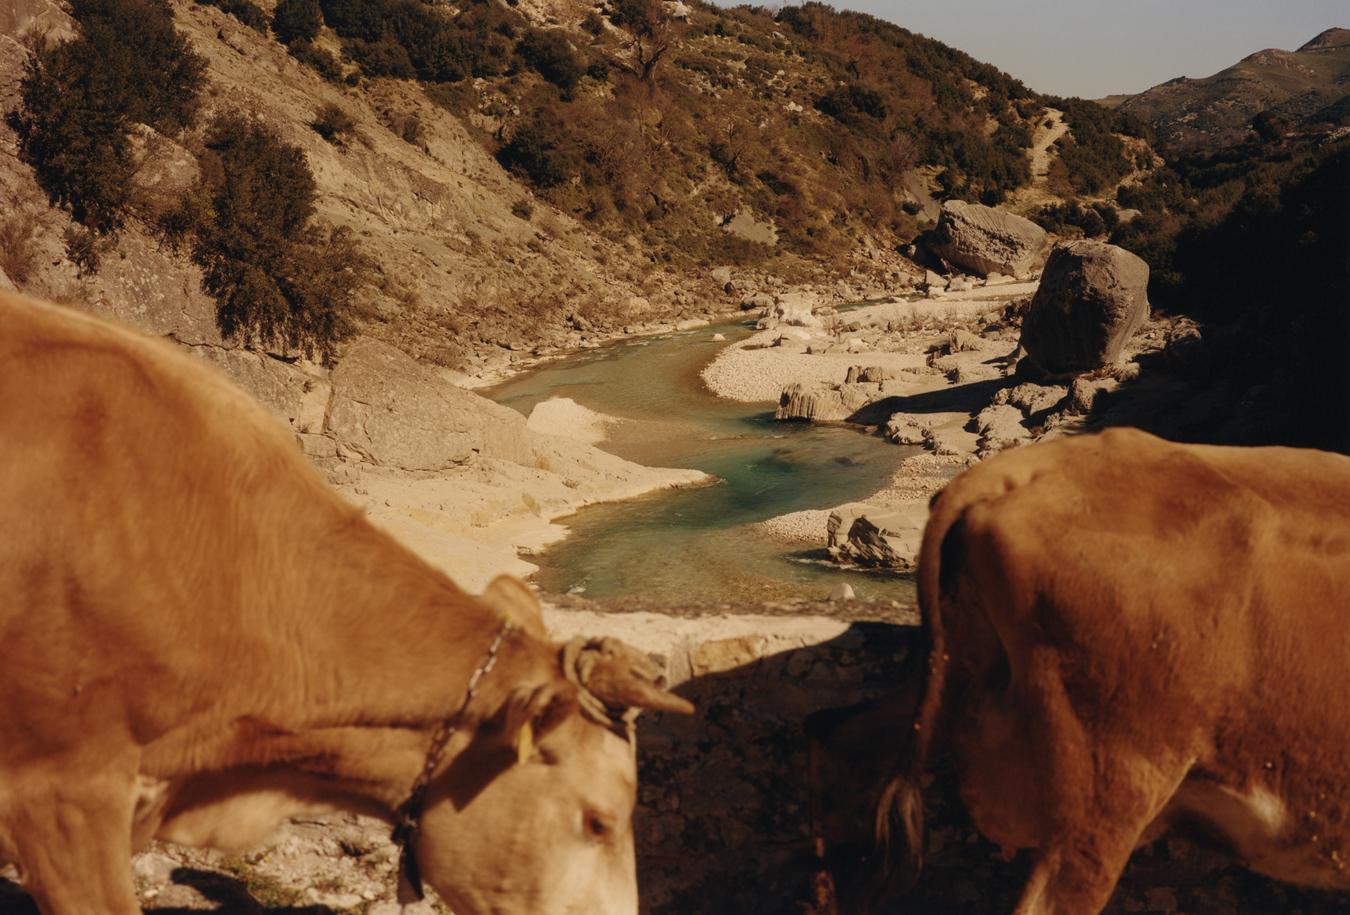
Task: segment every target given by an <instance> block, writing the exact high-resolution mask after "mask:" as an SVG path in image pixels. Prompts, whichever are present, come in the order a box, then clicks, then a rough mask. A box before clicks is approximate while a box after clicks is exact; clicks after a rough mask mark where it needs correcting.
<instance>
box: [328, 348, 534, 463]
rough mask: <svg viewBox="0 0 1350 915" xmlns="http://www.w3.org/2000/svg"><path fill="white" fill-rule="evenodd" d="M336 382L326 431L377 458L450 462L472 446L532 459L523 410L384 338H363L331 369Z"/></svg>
mask: <svg viewBox="0 0 1350 915" xmlns="http://www.w3.org/2000/svg"><path fill="white" fill-rule="evenodd" d="M332 385H333V395H332V401H331V402H330V404H329V407H328V416H327V431H328V432H329V434H330V435H332V436H333V438H334V439H336V441H337V442H338V444H339V445H343V446H345V447H347V448H349V449H351V450H352V451H355V452H356V453H358V454H360V455H361V456H362V457H363V458H365V459H366V460H367V461H370V462H371V463H372V464H375V465H377V466H381V467H392V468H397V469H400V470H420V471H438V470H447V469H449V468H451V467H454V466H455V465H459V464H464V463H466V462H468V461H469V460H470V459H471V458H472V457H473V455H474V453H475V452H477V453H478V454H480V455H481V456H483V457H488V458H497V459H499V460H503V461H510V462H514V463H517V464H526V465H528V464H530V463H532V462H533V461H534V457H535V455H534V448H533V445H532V441H531V435H530V432H529V430H528V429H527V428H526V425H525V417H524V416H521V415H520V414H519V413H517V412H516V411H515V410H512V409H511V408H510V407H504V406H502V405H500V404H496V403H493V402H492V401H490V400H488V399H487V398H486V397H480V396H478V395H477V394H474V393H472V392H470V391H465V390H463V389H462V388H457V387H455V386H454V385H453V384H450V383H449V382H447V381H444V380H443V379H441V378H439V377H437V376H436V374H435V373H433V372H432V371H431V370H430V369H427V368H424V367H423V366H421V365H419V364H418V363H416V362H414V361H413V359H412V358H411V357H410V356H408V355H407V354H406V353H404V352H402V351H401V350H398V349H395V348H394V347H392V346H390V345H389V344H387V343H382V342H380V341H378V340H374V339H371V338H369V337H361V338H359V339H358V340H357V341H356V342H355V343H354V344H352V346H351V348H350V349H349V350H348V352H347V353H346V355H344V356H343V358H342V361H341V362H340V363H339V364H338V367H337V368H336V369H334V370H333V375H332ZM315 431H317V430H315Z"/></svg>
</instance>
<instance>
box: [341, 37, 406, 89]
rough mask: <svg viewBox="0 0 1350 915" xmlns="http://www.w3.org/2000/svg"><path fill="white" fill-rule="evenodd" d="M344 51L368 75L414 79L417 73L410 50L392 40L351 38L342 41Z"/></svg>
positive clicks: (377, 77)
mask: <svg viewBox="0 0 1350 915" xmlns="http://www.w3.org/2000/svg"><path fill="white" fill-rule="evenodd" d="M342 45H343V51H344V52H345V53H346V55H347V57H349V58H350V59H351V60H352V62H353V63H355V64H356V65H357V66H359V67H360V68H361V72H363V73H365V74H366V75H367V76H370V77H373V78H376V79H379V78H381V77H392V78H394V79H412V78H413V77H414V76H416V75H417V71H416V70H415V69H414V68H413V64H412V60H411V59H410V58H409V57H408V52H407V51H406V50H405V49H404V48H403V46H402V45H400V44H395V43H394V42H392V41H374V42H368V41H365V40H364V39H361V38H349V39H347V40H346V41H344V42H343V43H342Z"/></svg>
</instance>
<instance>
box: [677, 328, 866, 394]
mask: <svg viewBox="0 0 1350 915" xmlns="http://www.w3.org/2000/svg"><path fill="white" fill-rule="evenodd" d="M781 333H782V331H781V330H769V331H764V332H762V333H758V334H755V336H753V337H751V338H750V339H748V340H742V341H741V342H740V343H733V344H732V345H731V346H728V347H727V348H726V349H724V350H722V352H721V353H719V354H718V356H717V358H716V359H714V360H713V361H712V363H711V364H710V365H709V366H708V367H707V368H705V369H704V370H703V372H702V373H701V374H702V376H703V380H704V382H705V383H707V385H708V388H709V389H710V390H711V391H712V392H713V393H714V394H716V395H717V396H718V397H725V398H726V399H728V400H736V401H741V402H742V403H756V402H761V401H763V402H770V403H777V402H778V397H779V395H780V394H782V393H783V388H784V387H786V386H787V385H789V384H792V383H793V382H794V381H826V382H829V383H831V384H842V383H843V381H844V379H845V378H847V377H848V367H849V365H851V364H853V363H854V362H857V361H859V360H858V358H857V357H853V358H851V359H848V360H839V359H831V358H826V357H823V356H808V355H806V354H805V353H795V352H791V351H789V350H784V349H782V348H780V347H771V348H768V349H758V348H756V349H746V348H745V347H746V346H754V347H761V346H763V345H764V344H766V343H768V342H769V341H770V340H772V339H773V338H774V337H776V336H778V335H779V334H781Z"/></svg>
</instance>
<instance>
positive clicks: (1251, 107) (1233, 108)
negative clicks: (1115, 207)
mask: <svg viewBox="0 0 1350 915" xmlns="http://www.w3.org/2000/svg"><path fill="white" fill-rule="evenodd" d="M1347 97H1350V30H1347V29H1340V28H1333V29H1327V30H1326V31H1325V32H1323V33H1322V34H1320V35H1318V36H1317V37H1316V38H1314V39H1313V40H1311V41H1309V42H1308V43H1307V44H1305V45H1303V46H1302V47H1301V48H1299V49H1298V50H1297V51H1294V52H1287V51H1281V50H1277V49H1274V48H1268V49H1266V50H1264V51H1258V52H1256V53H1255V54H1251V55H1249V56H1247V57H1245V58H1243V59H1242V60H1241V61H1239V62H1237V63H1236V64H1234V65H1233V66H1231V67H1228V68H1226V69H1224V70H1221V71H1219V72H1218V73H1216V74H1214V75H1213V76H1208V77H1205V78H1204V79H1188V78H1186V77H1184V76H1182V77H1178V78H1177V79H1173V80H1169V81H1168V82H1165V83H1163V84H1162V85H1160V86H1154V87H1153V88H1152V89H1149V90H1148V91H1146V92H1142V93H1140V94H1139V95H1132V96H1113V97H1112V98H1109V99H1103V100H1102V104H1106V105H1109V106H1111V107H1113V108H1114V109H1115V110H1116V111H1119V112H1122V113H1124V114H1130V115H1133V116H1135V117H1137V118H1139V119H1140V120H1142V121H1146V122H1147V123H1149V124H1151V125H1153V127H1154V129H1156V130H1157V131H1158V136H1159V137H1161V138H1162V139H1163V140H1164V141H1165V142H1167V143H1168V144H1169V145H1171V146H1174V147H1177V148H1179V149H1184V148H1190V147H1196V146H1213V145H1227V144H1230V143H1234V142H1238V141H1240V140H1242V139H1243V138H1244V137H1245V136H1246V135H1247V134H1248V130H1249V125H1250V123H1251V120H1252V118H1253V117H1255V116H1256V115H1258V114H1260V113H1261V112H1269V113H1270V115H1271V116H1274V117H1277V118H1281V119H1283V120H1286V121H1289V122H1290V124H1291V125H1293V126H1294V127H1297V128H1300V129H1306V128H1309V127H1312V126H1313V125H1318V124H1339V123H1342V122H1343V121H1344V119H1345V118H1347V117H1350V103H1347Z"/></svg>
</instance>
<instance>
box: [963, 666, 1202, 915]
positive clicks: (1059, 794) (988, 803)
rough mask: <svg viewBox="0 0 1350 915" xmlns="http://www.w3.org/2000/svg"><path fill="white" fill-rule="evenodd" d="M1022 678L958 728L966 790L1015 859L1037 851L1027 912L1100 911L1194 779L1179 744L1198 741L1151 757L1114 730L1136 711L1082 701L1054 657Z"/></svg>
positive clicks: (974, 705)
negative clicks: (1074, 697)
mask: <svg viewBox="0 0 1350 915" xmlns="http://www.w3.org/2000/svg"><path fill="white" fill-rule="evenodd" d="M1025 669H1026V668H1024V670H1025ZM1013 681H1014V682H1013V683H1011V684H1008V685H1007V686H1005V687H1004V688H1003V689H1002V690H1000V689H998V688H997V685H996V684H993V683H990V684H984V685H983V686H982V688H981V690H980V691H979V698H978V699H975V700H970V711H969V714H968V715H967V717H965V719H964V721H963V723H962V724H961V726H959V727H958V729H957V733H956V735H955V741H954V750H955V756H956V764H957V766H958V777H959V781H960V784H961V793H962V798H963V800H964V801H965V803H966V806H967V809H968V810H969V811H970V813H971V817H972V819H973V820H974V821H975V824H976V827H977V828H978V829H979V830H980V832H981V833H982V834H984V835H985V836H986V837H987V838H989V839H991V840H993V841H994V842H996V843H998V844H999V845H1001V846H1002V847H1003V850H1004V854H1005V856H1011V854H1012V852H1013V851H1014V850H1015V849H1017V848H1026V847H1031V848H1034V849H1035V851H1034V853H1033V859H1032V861H1033V863H1032V870H1031V874H1030V876H1029V877H1028V880H1027V884H1026V886H1025V888H1024V890H1023V894H1022V899H1021V902H1020V903H1019V905H1018V907H1017V909H1016V915H1096V913H1098V912H1100V911H1101V910H1102V909H1103V908H1104V907H1105V906H1106V904H1107V902H1108V901H1109V900H1110V898H1111V894H1112V892H1113V890H1114V888H1115V885H1116V881H1117V880H1118V879H1119V877H1120V874H1121V872H1122V871H1123V870H1124V869H1125V865H1126V864H1127V863H1128V861H1129V859H1130V855H1131V853H1132V852H1133V851H1134V849H1135V848H1136V847H1137V845H1138V843H1139V840H1140V837H1141V836H1142V835H1143V834H1144V831H1145V830H1146V829H1147V828H1148V826H1149V825H1150V824H1151V823H1153V822H1154V821H1155V820H1156V819H1157V817H1158V816H1159V815H1160V814H1161V813H1162V811H1163V809H1164V808H1165V807H1166V806H1167V803H1168V801H1169V800H1170V798H1171V797H1172V796H1173V795H1174V794H1175V793H1176V791H1177V788H1178V787H1179V786H1180V784H1181V782H1182V780H1183V779H1184V778H1185V775H1186V771H1187V769H1188V768H1189V761H1188V760H1187V759H1184V758H1182V756H1181V755H1180V754H1178V753H1176V752H1174V751H1172V750H1169V749H1168V745H1169V743H1170V744H1171V745H1172V746H1185V745H1187V742H1186V741H1185V740H1183V739H1177V738H1178V735H1175V734H1174V735H1170V736H1171V737H1172V738H1173V740H1171V741H1166V740H1165V741H1160V742H1158V743H1155V744H1154V745H1153V747H1152V748H1151V752H1149V753H1148V754H1147V755H1145V754H1143V753H1141V752H1140V749H1139V748H1138V747H1137V745H1136V740H1135V739H1134V737H1133V735H1131V734H1130V733H1128V732H1127V731H1123V732H1119V733H1118V732H1117V731H1116V730H1115V728H1116V727H1118V726H1119V722H1121V721H1127V720H1128V718H1127V716H1126V717H1122V716H1120V715H1118V714H1114V713H1110V712H1109V710H1107V709H1104V708H1101V707H1094V706H1091V705H1085V704H1082V703H1080V704H1078V705H1075V704H1074V703H1072V702H1071V701H1070V699H1069V691H1068V690H1066V689H1065V686H1064V683H1063V681H1062V680H1061V679H1060V677H1059V675H1058V673H1057V671H1055V670H1054V669H1053V667H1051V666H1049V665H1046V666H1045V667H1041V668H1040V669H1039V670H1036V669H1032V670H1031V675H1030V676H1024V677H1014V678H1013Z"/></svg>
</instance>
